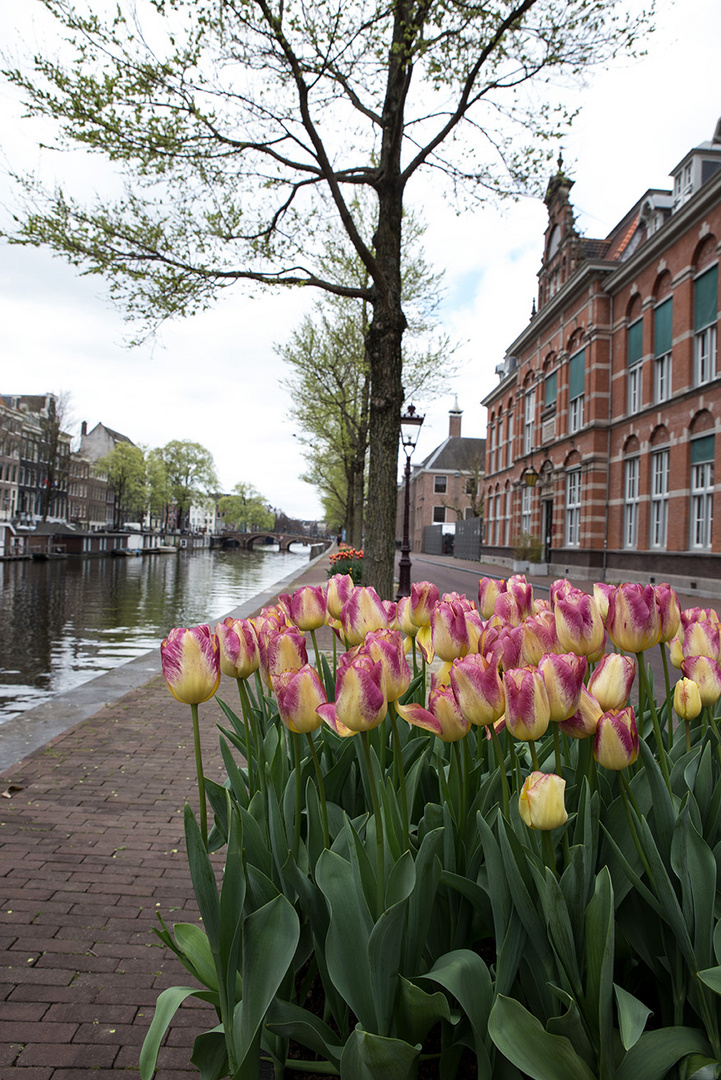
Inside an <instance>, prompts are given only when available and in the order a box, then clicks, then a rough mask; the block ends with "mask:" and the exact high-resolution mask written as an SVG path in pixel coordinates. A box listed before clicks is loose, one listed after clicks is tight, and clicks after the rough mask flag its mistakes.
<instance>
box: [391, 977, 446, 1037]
mask: <svg viewBox="0 0 721 1080" xmlns="http://www.w3.org/2000/svg"><path fill="white" fill-rule="evenodd" d="M394 1019H395V1022H396V1025H397V1028H398V1034H399V1035H402V1036H403V1037H404V1039H405V1041H406V1042H408V1043H412V1044H415V1043H422V1042H423V1040H424V1039H425V1037H426V1035H427V1034H428V1032H429V1031H430V1030H431V1028H432V1027H433V1025H434V1024H437V1023H438V1021H439V1020H446V1021H447V1022H448V1023H451V1022H452V1020H451V1010H450V1008H449V1006H448V1000H447V998H446V995H445V994H442V993H441V991H440V990H438V991H436V993H434V994H427V993H426V992H425V990H421V988H420V986H416V985H415V983H412V982H409V981H408V979H404V978H403V977H402V976H400V978H399V987H398V1001H397V1004H396V1009H395V1012H394Z"/></svg>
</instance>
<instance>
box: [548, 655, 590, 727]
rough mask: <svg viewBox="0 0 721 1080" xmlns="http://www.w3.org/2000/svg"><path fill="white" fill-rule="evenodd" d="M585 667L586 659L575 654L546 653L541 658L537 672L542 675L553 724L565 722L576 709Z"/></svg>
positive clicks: (579, 699) (579, 698)
mask: <svg viewBox="0 0 721 1080" xmlns="http://www.w3.org/2000/svg"><path fill="white" fill-rule="evenodd" d="M587 666H588V661H587V660H586V657H585V656H577V655H576V654H575V653H565V654H560V655H559V654H558V653H546V654H545V655H544V656H542V657H541V659H540V661H539V664H538V670H539V671H540V673H541V675H543V681H544V684H545V687H546V693H547V694H548V704H549V708H550V711H551V720H552V721H554V722H555V723H559V722H560V721H561V720H567V719H568V717H569V716H573V714H574V713H575V712H576V710H577V709H578V707H579V705H580V701H581V690H582V689H583V678H584V675H585V674H586V668H587Z"/></svg>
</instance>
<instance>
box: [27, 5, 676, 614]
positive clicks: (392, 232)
mask: <svg viewBox="0 0 721 1080" xmlns="http://www.w3.org/2000/svg"><path fill="white" fill-rule="evenodd" d="M43 2H44V4H45V7H46V8H47V9H48V10H49V11H50V12H51V13H52V15H54V16H55V18H56V19H57V22H58V24H59V27H60V32H61V34H62V35H63V38H64V44H63V45H62V47H58V46H57V44H56V43H54V42H53V43H52V44H51V45H50V46H49V48H48V52H47V54H46V55H43V54H42V52H41V51H37V52H36V55H35V56H34V58H33V60H32V61H30V64H31V66H30V67H27V66H25V67H24V66H23V65H20V66H18V67H15V68H13V69H11V70H8V71H7V72H6V76H7V78H9V79H10V80H11V82H13V83H14V84H15V85H16V86H17V87H19V88H20V89H21V91H22V93H23V96H24V99H25V103H26V111H27V113H29V114H30V115H33V114H36V115H40V116H43V117H49V118H50V119H51V120H53V121H54V122H55V123H56V125H57V130H58V131H59V133H60V142H61V144H62V145H64V146H73V145H75V144H79V145H80V146H82V147H85V148H87V149H88V150H90V151H92V152H95V153H100V154H103V155H105V156H106V157H107V158H108V159H110V160H111V161H112V162H113V163H114V164H116V165H117V166H118V167H120V168H121V169H124V170H125V179H126V181H127V186H126V189H125V191H124V192H122V193H121V194H120V195H119V196H118V195H117V188H115V189H114V190H113V194H112V195H111V197H110V198H108V199H103V198H102V197H99V198H98V199H97V200H96V202H95V205H90V206H86V205H83V204H82V203H79V202H78V201H77V200H74V199H73V198H72V196H71V195H69V194H68V193H67V192H66V191H64V190H63V189H62V188H61V187H58V188H56V189H55V190H52V191H47V190H44V189H42V188H38V186H37V184H36V183H35V182H34V181H33V178H24V180H23V181H22V183H23V184H24V187H25V190H26V192H27V193H28V196H29V200H30V205H29V206H28V208H27V209H26V211H25V212H23V213H22V214H21V215H19V224H18V228H17V230H16V231H15V232H14V235H13V239H14V240H15V241H16V242H18V243H28V244H36V245H37V244H47V245H49V246H50V247H51V248H52V249H54V250H56V251H59V252H61V253H63V254H64V255H65V256H66V257H67V258H68V259H69V260H70V261H71V263H73V264H74V265H76V266H81V267H83V269H84V271H85V272H90V273H96V274H103V275H106V276H107V277H108V280H109V283H110V290H111V294H112V295H113V297H114V298H115V299H116V300H118V301H119V302H121V303H122V304H123V305H124V306H125V308H126V310H127V311H128V312H129V314H130V315H131V316H133V317H137V318H140V319H141V320H143V321H144V322H145V323H146V324H147V323H150V324H152V325H155V324H157V323H158V322H159V321H161V320H163V319H165V318H167V317H169V316H176V315H185V314H189V313H192V312H194V311H198V310H201V309H203V308H205V307H207V306H208V305H209V304H210V303H211V302H212V301H213V299H214V298H215V297H216V296H217V294H218V293H219V292H220V290H222V289H223V288H224V287H226V286H228V285H230V284H232V283H233V282H238V281H246V282H253V283H259V284H263V285H270V286H279V285H280V286H286V287H293V286H298V285H300V286H312V287H316V288H319V289H323V290H325V291H326V292H330V293H333V294H334V295H336V296H354V297H356V298H358V299H360V300H364V301H365V302H366V303H367V304H368V306H369V308H370V312H371V315H370V320H369V325H368V330H367V333H366V335H365V350H366V357H367V366H368V371H369V372H370V382H371V395H370V414H369V417H370V419H369V435H370V455H369V466H368V493H369V502H370V503H371V504H372V506H373V513H372V514H371V515H370V516H369V518H368V528H367V530H366V542H365V553H366V556H365V564H364V570H363V580H364V582H367V583H368V584H371V585H374V586H375V587H376V589H378V591H379V592H380V593H381V595H382V596H384V597H390V595H391V593H392V591H393V565H394V555H395V517H396V494H397V490H396V479H397V463H398V444H399V430H400V414H401V408H402V405H403V401H404V392H403V377H402V341H403V335H404V333H405V331H406V327H407V317H406V314H405V312H404V310H403V304H402V287H401V283H402V271H403V265H402V264H403V257H402V232H403V214H404V204H407V203H408V202H409V200H410V199H411V197H412V194H411V192H412V190H413V188H418V181H419V179H420V177H421V176H422V175H423V174H424V173H425V174H426V176H427V177H429V178H430V177H434V178H435V179H436V180H437V181H438V182H439V184H440V183H442V184H443V186H444V192H448V194H452V195H454V196H455V195H458V196H460V198H461V202H462V198H463V195H464V193H467V194H468V195H469V196H470V197H471V198H472V199H477V200H479V201H480V200H482V199H483V198H486V197H488V195H489V193H491V194H499V193H500V194H503V193H505V194H518V193H519V192H521V191H526V190H529V185H533V184H535V185H536V186H537V185H538V180H539V177H542V176H543V175H544V168H545V163H547V162H548V160H549V159H550V158H551V157H552V156H553V154H554V147H553V142H554V139H555V137H557V136H558V135H559V134H560V133H561V132H562V131H563V130H565V126H566V124H567V122H568V121H569V119H570V117H569V111H568V110H567V109H565V108H564V107H563V106H562V103H561V104H560V105H559V106H555V105H554V104H553V103H549V97H550V95H551V89H550V84H551V82H552V80H553V78H554V76H562V77H565V76H568V75H578V74H580V73H582V72H583V71H584V69H586V68H588V67H590V66H592V65H600V64H603V63H606V62H608V60H609V59H610V58H612V57H613V56H615V55H616V54H617V53H618V52H619V51H621V50H629V49H630V48H631V47H632V46H633V43H634V42H635V40H636V38H637V36H638V34H639V31H640V29H643V28H645V27H646V26H647V25H648V20H649V14H648V10H647V9H644V10H639V9H637V8H635V6H634V7H633V8H631V6H630V5H628V4H627V3H626V2H625V0H483V2H479V0H442V2H441V0H388V2H384V3H379V2H378V0H368V2H367V3H365V4H353V3H349V4H341V3H338V2H337V0H315V2H314V3H305V4H304V3H297V2H296V0H242V2H241V0H132V2H131V0H118V3H117V4H116V5H113V4H109V5H107V6H106V5H100V11H99V10H98V5H97V4H95V3H93V2H92V0H78V2H77V4H76V3H73V2H72V0H43ZM653 2H654V0H649V3H648V6H649V7H651V8H652V7H653ZM464 135H465V136H466V137H465V138H464V137H463V136H464ZM361 188H364V189H365V190H366V191H368V192H369V194H370V196H371V198H372V200H373V206H374V211H373V225H372V228H371V229H365V228H364V224H363V222H362V221H361V220H360V219H359V217H358V215H357V214H355V213H354V212H353V210H352V199H353V195H354V194H355V193H356V192H358V190H360V189H361ZM420 194H421V196H422V192H421V193H420ZM431 197H432V196H431ZM438 197H440V198H442V197H444V196H443V195H438ZM456 205H459V204H458V203H457V204H456ZM331 219H333V220H335V221H336V222H337V223H338V224H339V225H340V227H342V229H343V230H344V231H345V233H346V235H347V236H348V239H349V241H350V243H351V245H352V247H353V249H354V251H355V252H356V253H357V255H358V257H359V259H360V260H361V262H362V264H363V266H364V268H365V270H366V271H367V275H368V282H367V284H362V285H358V286H354V285H348V284H346V282H344V281H343V280H339V279H337V278H334V277H326V276H325V275H324V273H323V271H322V268H321V264H320V263H319V256H321V257H322V254H323V240H324V238H325V236H324V233H323V232H322V227H323V225H324V223H326V222H327V221H329V220H331ZM319 226H320V227H321V230H320V231H319Z"/></svg>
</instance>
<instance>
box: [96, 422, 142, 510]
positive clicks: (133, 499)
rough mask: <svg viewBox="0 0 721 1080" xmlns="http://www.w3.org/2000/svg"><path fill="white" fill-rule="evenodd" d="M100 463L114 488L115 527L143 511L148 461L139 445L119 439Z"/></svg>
mask: <svg viewBox="0 0 721 1080" xmlns="http://www.w3.org/2000/svg"><path fill="white" fill-rule="evenodd" d="M97 464H98V466H99V468H101V469H102V470H103V472H104V473H105V474H106V475H107V478H108V483H109V484H110V485H111V487H112V489H113V495H114V502H113V509H114V517H115V522H114V524H115V528H116V529H119V528H120V527H121V526H122V525H123V524H124V522H125V521H127V520H132V519H133V517H134V515H137V514H139V513H142V511H143V510H144V509H145V506H146V502H147V499H146V480H147V472H146V463H145V455H144V454H143V451H142V450H141V449H140V447H139V446H135V445H134V444H133V443H130V442H118V443H116V445H115V446H114V447H113V449H112V450H111V451H110V453H109V454H106V455H105V457H103V458H100V459H99V461H98V463H97Z"/></svg>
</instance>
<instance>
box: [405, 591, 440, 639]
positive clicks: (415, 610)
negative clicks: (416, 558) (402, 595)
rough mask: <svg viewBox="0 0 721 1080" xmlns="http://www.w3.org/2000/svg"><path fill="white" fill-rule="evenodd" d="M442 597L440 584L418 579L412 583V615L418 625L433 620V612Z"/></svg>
mask: <svg viewBox="0 0 721 1080" xmlns="http://www.w3.org/2000/svg"><path fill="white" fill-rule="evenodd" d="M439 599H440V592H439V591H438V586H437V585H433V584H431V582H430V581H416V582H414V584H413V585H411V595H410V615H411V619H412V620H413V622H414V623H415V624H416V626H417V627H419V628H420V627H421V626H426V624H427V623H429V622H430V621H431V612H432V611H433V608H434V607H435V606H436V604H437V603H438V601H439Z"/></svg>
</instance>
